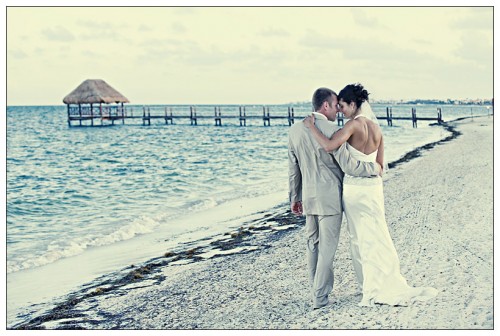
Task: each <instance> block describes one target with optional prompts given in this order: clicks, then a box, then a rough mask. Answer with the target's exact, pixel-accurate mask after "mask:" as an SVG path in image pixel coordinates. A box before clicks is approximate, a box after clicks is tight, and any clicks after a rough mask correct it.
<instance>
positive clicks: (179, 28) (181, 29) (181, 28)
mask: <svg viewBox="0 0 500 336" xmlns="http://www.w3.org/2000/svg"><path fill="white" fill-rule="evenodd" d="M172 30H173V31H174V32H176V33H179V34H183V33H185V32H186V31H187V28H186V26H185V25H183V24H182V23H180V22H174V23H172Z"/></svg>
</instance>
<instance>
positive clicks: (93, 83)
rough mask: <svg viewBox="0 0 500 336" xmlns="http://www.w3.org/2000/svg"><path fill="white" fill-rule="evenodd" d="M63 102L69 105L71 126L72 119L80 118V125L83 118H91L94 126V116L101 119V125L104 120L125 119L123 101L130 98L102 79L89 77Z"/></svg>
mask: <svg viewBox="0 0 500 336" xmlns="http://www.w3.org/2000/svg"><path fill="white" fill-rule="evenodd" d="M63 102H64V103H65V104H67V106H68V125H69V126H71V121H72V120H78V121H79V122H80V126H81V125H82V120H90V122H91V125H92V126H93V125H94V118H98V119H101V125H102V121H103V120H111V121H112V122H113V124H114V121H115V120H116V119H122V120H124V118H123V116H124V108H123V103H129V100H128V99H127V98H126V97H125V96H123V95H122V94H121V93H120V92H118V91H116V90H115V89H114V88H112V87H111V86H109V84H108V83H106V82H105V81H103V80H102V79H87V80H86V81H84V82H83V83H82V84H80V85H79V86H78V87H77V88H76V89H74V90H73V91H72V92H71V93H70V94H68V95H67V96H66V97H64V99H63ZM97 104H98V106H94V105H97ZM102 104H117V105H115V106H103V105H102Z"/></svg>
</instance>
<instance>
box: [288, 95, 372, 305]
mask: <svg viewBox="0 0 500 336" xmlns="http://www.w3.org/2000/svg"><path fill="white" fill-rule="evenodd" d="M312 102H313V106H314V110H315V111H316V112H313V113H314V114H315V116H316V126H317V127H318V128H319V129H320V130H321V132H323V134H325V135H326V136H327V137H331V136H332V134H333V133H334V132H336V131H337V130H338V129H339V127H338V126H336V125H335V123H333V121H335V119H336V116H337V112H338V101H337V94H336V93H335V92H333V91H332V90H330V89H327V88H319V89H317V90H316V91H315V92H314V95H313V100H312ZM288 164H289V172H288V178H289V190H290V202H291V210H292V212H293V213H294V214H295V215H298V216H300V215H305V216H306V226H305V232H306V237H307V266H308V270H309V280H310V284H311V286H312V299H313V307H314V308H315V309H317V308H321V307H324V306H326V305H327V304H328V295H329V293H330V292H331V291H332V289H333V259H334V257H335V252H336V250H337V245H338V242H339V233H340V225H341V223H342V180H343V177H344V172H345V173H348V174H349V175H352V176H366V177H370V176H376V175H378V174H379V171H380V166H379V165H378V164H375V163H368V162H360V161H357V160H355V159H354V158H352V157H351V155H350V154H349V152H348V150H347V149H346V145H345V143H344V144H343V145H342V146H341V147H340V148H339V149H338V150H337V151H336V152H334V154H333V155H332V154H331V153H327V152H325V151H324V150H323V148H321V146H320V145H319V144H318V143H317V142H316V140H314V138H313V136H312V134H311V133H310V132H309V130H308V129H307V128H306V127H305V126H304V123H303V122H299V123H296V124H294V125H293V126H292V127H291V128H290V131H289V136H288Z"/></svg>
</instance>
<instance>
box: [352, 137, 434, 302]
mask: <svg viewBox="0 0 500 336" xmlns="http://www.w3.org/2000/svg"><path fill="white" fill-rule="evenodd" d="M347 149H348V150H349V152H350V153H351V155H352V156H353V157H355V158H356V159H358V160H360V161H371V162H375V159H376V157H377V151H375V152H374V153H371V154H369V155H367V154H364V153H362V152H360V151H358V150H357V149H356V148H354V147H352V146H351V145H350V144H349V143H347ZM343 189H344V190H343V202H344V212H345V215H346V218H347V228H348V232H349V237H350V243H351V255H352V260H353V264H354V269H355V272H356V277H357V279H358V282H359V284H360V285H361V287H362V289H363V298H362V300H361V302H360V303H359V305H360V306H373V305H374V304H375V303H381V304H388V305H393V306H396V305H403V306H404V305H408V304H409V303H411V302H413V301H416V300H419V301H425V300H428V299H431V298H433V297H435V296H436V295H437V293H438V291H437V290H436V289H435V288H431V287H410V286H408V285H407V283H406V280H405V278H404V277H403V276H402V275H401V273H400V268H399V258H398V254H397V252H396V249H395V248H394V244H393V243H392V238H391V236H390V234H389V230H388V228H387V223H386V221H385V210H384V192H383V185H382V178H381V177H375V178H365V177H353V176H349V175H345V177H344V188H343Z"/></svg>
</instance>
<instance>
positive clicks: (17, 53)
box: [9, 49, 28, 59]
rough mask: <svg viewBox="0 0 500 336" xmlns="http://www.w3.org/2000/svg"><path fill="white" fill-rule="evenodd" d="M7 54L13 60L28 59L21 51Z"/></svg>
mask: <svg viewBox="0 0 500 336" xmlns="http://www.w3.org/2000/svg"><path fill="white" fill-rule="evenodd" d="M9 54H10V55H11V56H12V57H14V58H15V59H23V58H26V57H28V55H27V54H26V53H25V52H24V51H22V50H19V49H16V50H9Z"/></svg>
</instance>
